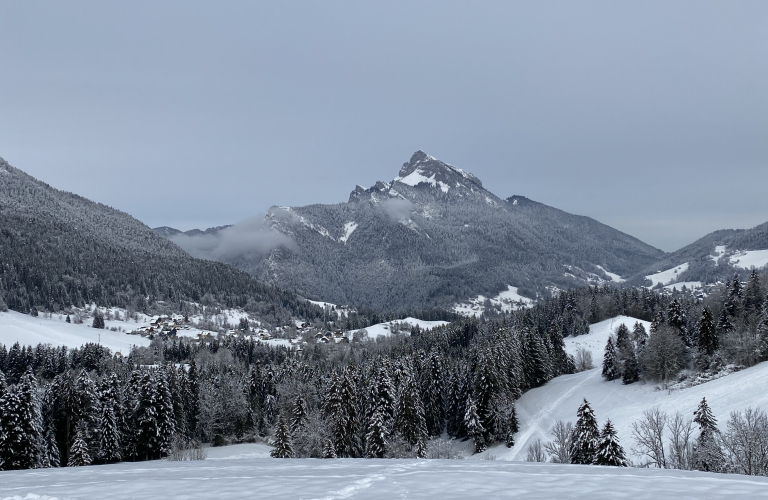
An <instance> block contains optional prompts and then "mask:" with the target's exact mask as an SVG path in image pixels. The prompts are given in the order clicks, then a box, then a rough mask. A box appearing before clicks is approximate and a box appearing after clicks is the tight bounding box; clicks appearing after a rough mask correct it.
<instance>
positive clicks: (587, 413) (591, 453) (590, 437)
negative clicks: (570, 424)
mask: <svg viewBox="0 0 768 500" xmlns="http://www.w3.org/2000/svg"><path fill="white" fill-rule="evenodd" d="M576 417H577V420H576V427H575V428H574V429H573V440H572V441H571V443H572V444H571V463H572V464H585V465H588V464H591V463H592V462H594V460H595V456H596V454H597V443H598V440H599V439H600V431H599V430H598V428H597V420H596V419H595V414H594V412H593V411H592V408H591V407H590V406H589V403H588V402H587V400H586V399H585V400H584V403H583V404H582V405H581V406H579V409H578V411H577V412H576Z"/></svg>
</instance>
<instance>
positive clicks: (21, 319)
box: [0, 311, 149, 355]
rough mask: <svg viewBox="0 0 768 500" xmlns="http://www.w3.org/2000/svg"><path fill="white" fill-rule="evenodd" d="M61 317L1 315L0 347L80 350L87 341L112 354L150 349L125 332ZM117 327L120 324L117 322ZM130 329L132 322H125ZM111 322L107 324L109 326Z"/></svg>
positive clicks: (144, 339)
mask: <svg viewBox="0 0 768 500" xmlns="http://www.w3.org/2000/svg"><path fill="white" fill-rule="evenodd" d="M64 319H65V318H64V317H63V316H61V315H58V314H55V315H53V316H52V317H51V318H44V317H43V316H38V317H32V316H29V315H27V314H21V313H18V312H15V311H8V312H4V313H0V344H5V345H6V346H8V347H10V346H11V345H13V344H14V343H16V342H18V343H20V344H21V345H33V346H34V345H37V344H51V345H53V346H56V347H57V346H63V345H65V346H67V347H80V346H81V345H83V344H86V343H88V342H94V343H101V345H103V346H104V347H107V348H108V349H110V350H111V351H112V352H113V353H114V352H120V353H121V354H123V355H127V354H128V353H129V352H130V351H131V346H148V345H149V340H147V339H146V338H144V337H141V336H139V335H128V334H127V333H124V332H112V331H109V330H97V329H94V328H90V327H89V326H88V325H86V324H80V325H76V324H74V323H66V322H65V321H64ZM115 324H117V322H115ZM121 324H122V325H124V327H125V326H127V325H129V323H122V322H121ZM110 325H111V322H108V323H107V327H109V326H110Z"/></svg>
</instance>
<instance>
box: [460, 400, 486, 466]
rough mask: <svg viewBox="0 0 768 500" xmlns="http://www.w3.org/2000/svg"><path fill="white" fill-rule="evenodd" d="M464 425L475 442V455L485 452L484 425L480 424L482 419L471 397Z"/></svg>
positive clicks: (468, 401)
mask: <svg viewBox="0 0 768 500" xmlns="http://www.w3.org/2000/svg"><path fill="white" fill-rule="evenodd" d="M464 425H465V426H466V427H467V433H468V434H469V437H471V438H472V439H474V440H475V453H481V452H483V451H485V448H486V445H485V437H484V436H485V429H484V428H483V424H482V423H480V417H479V416H478V415H477V406H475V401H474V399H472V398H471V397H470V398H468V399H467V406H466V411H465V413H464Z"/></svg>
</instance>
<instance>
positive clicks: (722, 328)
mask: <svg viewBox="0 0 768 500" xmlns="http://www.w3.org/2000/svg"><path fill="white" fill-rule="evenodd" d="M734 329H735V327H734V326H733V322H732V321H731V318H730V316H729V315H728V309H726V308H723V310H722V312H721V313H720V317H719V318H718V320H717V331H718V332H720V335H722V336H723V337H724V338H727V337H728V335H729V334H730V333H731V332H733V331H734Z"/></svg>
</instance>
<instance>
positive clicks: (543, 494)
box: [0, 458, 768, 500]
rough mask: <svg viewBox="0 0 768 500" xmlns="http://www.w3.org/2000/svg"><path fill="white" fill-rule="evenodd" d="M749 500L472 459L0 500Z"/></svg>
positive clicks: (223, 472) (83, 474) (184, 470)
mask: <svg viewBox="0 0 768 500" xmlns="http://www.w3.org/2000/svg"><path fill="white" fill-rule="evenodd" d="M241 498H242V499H246V498H247V499H252V498H259V499H307V500H309V499H318V500H319V499H322V500H336V499H339V500H340V499H382V500H384V499H386V500H389V499H393V498H405V499H411V498H412V499H422V498H424V499H489V498H521V499H565V498H584V499H612V500H615V499H622V498H631V499H641V498H648V499H666V498H675V499H698V500H702V499H731V498H732V499H750V498H768V478H761V477H753V476H739V475H734V474H730V475H723V474H711V473H704V472H690V471H673V470H660V469H634V468H618V467H599V466H583V465H557V464H537V463H512V462H499V461H468V460H384V459H379V460H369V459H335V460H319V459H291V460H279V459H269V458H245V459H243V458H230V459H222V460H210V459H209V460H206V461H202V462H166V461H156V462H142V463H136V464H117V465H102V466H92V467H78V468H62V469H38V470H32V471H12V472H0V499H14V500H16V499H25V500H33V499H34V500H53V499H58V500H65V499H71V500H97V499H98V500H102V499H111V500H128V499H131V500H133V499H177V500H193V499H201V500H202V499H206V500H209V499H241Z"/></svg>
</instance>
